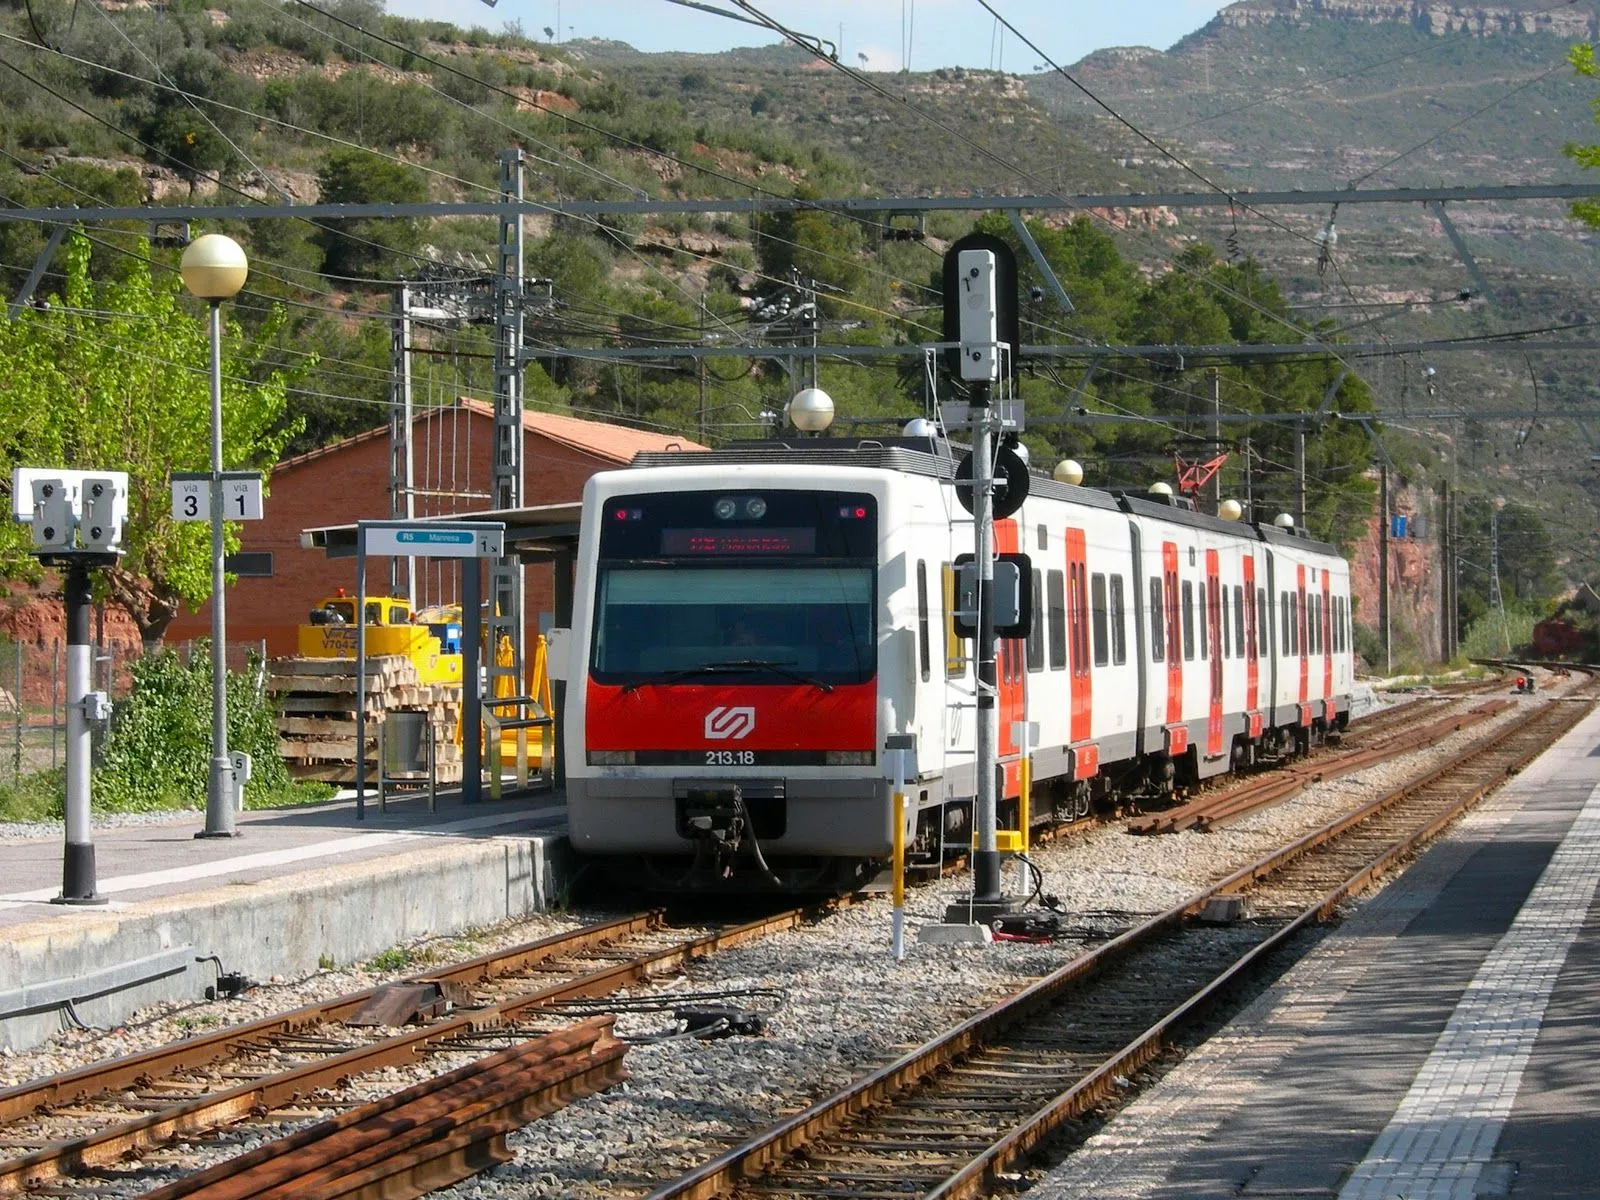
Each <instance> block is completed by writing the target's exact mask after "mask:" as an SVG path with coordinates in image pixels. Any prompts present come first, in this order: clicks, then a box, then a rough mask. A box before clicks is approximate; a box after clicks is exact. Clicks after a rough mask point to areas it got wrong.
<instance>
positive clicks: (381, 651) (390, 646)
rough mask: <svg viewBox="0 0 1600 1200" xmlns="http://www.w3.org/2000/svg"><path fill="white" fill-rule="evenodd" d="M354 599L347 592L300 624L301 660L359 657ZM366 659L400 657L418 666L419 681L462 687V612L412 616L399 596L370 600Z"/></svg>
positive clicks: (434, 611)
mask: <svg viewBox="0 0 1600 1200" xmlns="http://www.w3.org/2000/svg"><path fill="white" fill-rule="evenodd" d="M355 620H356V599H355V597H354V596H347V595H345V593H344V589H343V588H341V589H339V591H338V592H337V593H336V594H335V595H332V596H329V597H328V598H327V599H326V600H324V601H322V603H321V604H319V605H318V606H317V607H316V608H314V609H312V610H311V616H310V622H309V623H308V624H305V625H302V626H300V629H299V635H298V646H297V649H298V651H299V654H300V657H301V658H349V659H354V658H355V656H356V625H355ZM366 626H367V630H366V633H367V657H368V658H382V657H386V656H388V655H396V654H397V655H400V656H401V657H402V658H407V659H410V660H411V663H412V665H413V666H415V667H416V668H417V678H418V682H419V683H422V684H444V685H446V686H447V687H460V686H461V611H460V609H459V608H457V609H455V610H454V611H453V612H452V611H451V610H448V609H445V608H433V609H425V610H424V611H423V612H421V613H418V614H416V616H415V617H413V615H412V612H411V604H410V602H409V601H407V600H405V599H403V598H401V597H398V596H379V597H371V596H369V597H368V598H367V612H366Z"/></svg>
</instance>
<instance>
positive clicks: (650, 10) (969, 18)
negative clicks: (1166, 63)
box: [388, 0, 1224, 73]
mask: <svg viewBox="0 0 1600 1200" xmlns="http://www.w3.org/2000/svg"><path fill="white" fill-rule="evenodd" d="M706 2H707V3H710V4H714V5H719V6H721V7H725V8H732V7H733V6H732V5H731V4H728V3H727V2H726V0H706ZM757 3H758V6H759V7H760V8H761V9H762V10H763V11H764V12H766V13H768V14H769V15H770V16H772V17H773V18H774V19H776V20H778V21H781V22H782V23H784V24H786V25H789V26H790V27H791V28H793V29H796V30H798V31H800V32H802V33H809V34H814V35H816V36H818V37H823V38H827V39H828V40H829V41H838V40H839V36H840V26H841V25H842V26H843V37H844V44H843V46H842V52H843V57H844V59H845V61H847V62H849V63H851V64H852V65H859V64H860V59H859V56H860V55H863V54H864V55H866V56H867V64H866V65H867V66H868V68H869V69H873V70H898V69H899V67H900V65H901V63H900V60H901V57H902V47H903V45H904V41H903V35H905V34H909V35H910V40H911V53H910V63H911V66H912V68H913V69H915V70H919V71H920V70H931V69H932V68H934V67H948V66H967V67H989V66H996V65H1001V66H1004V67H1005V69H1006V70H1008V71H1016V72H1019V73H1026V72H1028V71H1031V70H1032V69H1033V67H1034V66H1035V64H1036V62H1037V60H1036V59H1035V58H1034V57H1033V56H1032V52H1031V51H1029V50H1028V48H1027V47H1026V46H1022V45H1020V44H1018V43H1015V42H1014V41H1012V39H1011V38H1010V37H1009V36H1008V37H1006V38H1004V40H1003V42H1002V41H1001V40H1000V39H999V38H997V36H996V30H995V22H994V18H992V17H991V16H990V15H989V14H988V13H987V12H985V11H984V10H983V8H982V7H981V6H980V5H979V4H978V3H977V0H804V2H797V0H757ZM990 3H992V4H993V5H994V7H995V8H996V9H997V10H998V11H1000V12H1001V13H1003V14H1005V17H1006V19H1007V20H1008V21H1010V22H1011V23H1012V24H1013V25H1015V26H1016V27H1017V28H1018V29H1020V30H1021V31H1022V32H1023V33H1025V34H1026V35H1027V36H1028V37H1029V38H1031V39H1032V40H1033V41H1034V42H1035V43H1037V44H1038V45H1039V47H1040V48H1041V49H1043V50H1044V51H1045V53H1047V54H1049V55H1050V56H1051V57H1052V58H1054V59H1055V60H1056V61H1057V62H1060V63H1063V64H1065V63H1070V62H1073V61H1075V60H1077V59H1079V58H1082V57H1083V56H1084V55H1085V54H1088V53H1089V52H1090V51H1091V50H1098V49H1100V48H1101V47H1104V46H1155V47H1157V48H1159V49H1163V50H1164V49H1166V48H1167V47H1168V46H1170V45H1172V43H1173V42H1175V41H1177V40H1178V39H1179V38H1181V37H1182V36H1183V35H1184V34H1186V33H1190V32H1192V31H1193V30H1195V29H1198V28H1199V27H1200V26H1202V25H1204V24H1205V23H1206V22H1207V21H1209V20H1210V19H1211V18H1212V17H1213V16H1214V15H1215V14H1216V12H1217V10H1218V9H1219V8H1222V7H1224V6H1223V5H1221V4H1218V3H1216V2H1215V0H1121V2H1120V3H1106V2H1105V0H1094V2H1089V0H990ZM388 9H389V11H390V12H391V13H394V14H396V15H398V16H406V17H432V18H435V19H438V20H444V21H453V22H455V23H456V24H458V25H482V26H484V27H485V28H487V29H495V30H498V29H499V28H501V27H502V26H503V25H504V24H505V23H506V22H508V21H519V22H521V24H522V28H523V32H524V33H526V34H527V35H528V36H530V37H538V38H541V39H542V38H543V37H544V32H543V31H544V29H545V28H546V27H550V28H555V27H556V24H557V15H556V14H557V12H558V10H559V12H560V24H561V25H562V26H564V27H565V28H563V29H562V30H561V34H560V36H561V38H562V39H563V40H564V39H566V38H586V37H600V38H614V39H616V40H618V41H625V42H628V43H629V44H630V45H633V46H636V47H637V48H639V49H641V50H699V51H715V50H727V49H729V48H731V47H734V46H753V45H762V44H764V43H767V42H771V41H774V40H776V38H775V37H774V36H770V35H768V34H766V33H765V32H764V31H763V30H761V29H758V28H756V27H754V26H751V25H745V24H741V23H739V22H736V21H730V20H726V19H723V18H720V17H715V16H712V15H710V14H708V13H703V12H697V11H694V10H692V9H689V8H683V7H679V6H678V5H675V4H672V3H669V0H499V3H498V4H497V5H495V6H494V7H493V8H491V7H489V6H488V5H487V4H484V3H482V0H389V5H388ZM903 18H904V19H903Z"/></svg>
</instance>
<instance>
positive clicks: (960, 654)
mask: <svg viewBox="0 0 1600 1200" xmlns="http://www.w3.org/2000/svg"><path fill="white" fill-rule="evenodd" d="M940 578H941V580H942V582H943V590H944V673H945V674H946V675H948V676H950V677H951V678H955V677H957V676H960V675H965V674H966V673H967V647H966V642H965V640H964V639H962V638H959V637H957V636H956V616H955V613H956V572H955V568H954V567H952V566H951V565H950V564H949V563H945V564H944V566H943V567H942V568H941V570H940Z"/></svg>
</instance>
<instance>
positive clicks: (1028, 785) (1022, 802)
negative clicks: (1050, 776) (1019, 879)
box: [1017, 747, 1033, 854]
mask: <svg viewBox="0 0 1600 1200" xmlns="http://www.w3.org/2000/svg"><path fill="white" fill-rule="evenodd" d="M1021 772H1022V795H1020V796H1018V797H1017V817H1018V824H1020V825H1021V826H1022V852H1023V853H1024V854H1026V853H1027V852H1028V835H1029V817H1030V816H1031V815H1032V814H1031V812H1030V810H1029V806H1028V801H1029V798H1030V796H1029V794H1030V793H1031V792H1032V791H1033V755H1031V754H1029V753H1028V752H1027V749H1026V747H1024V749H1023V754H1022V767H1021Z"/></svg>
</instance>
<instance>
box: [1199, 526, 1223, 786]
mask: <svg viewBox="0 0 1600 1200" xmlns="http://www.w3.org/2000/svg"><path fill="white" fill-rule="evenodd" d="M1221 589H1222V569H1221V565H1220V563H1219V562H1218V559H1217V552H1216V551H1215V550H1207V551H1206V611H1205V612H1204V613H1203V614H1201V620H1203V621H1204V622H1205V623H1206V628H1207V630H1208V631H1209V636H1208V637H1207V638H1206V643H1207V645H1206V649H1207V650H1208V651H1209V652H1210V653H1209V663H1210V669H1211V703H1210V706H1209V709H1208V711H1207V713H1206V757H1207V758H1216V757H1217V756H1218V755H1220V754H1221V753H1222V595H1221Z"/></svg>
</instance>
